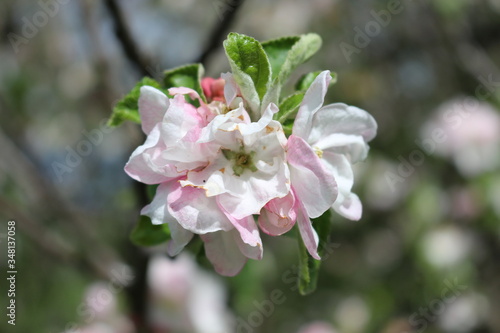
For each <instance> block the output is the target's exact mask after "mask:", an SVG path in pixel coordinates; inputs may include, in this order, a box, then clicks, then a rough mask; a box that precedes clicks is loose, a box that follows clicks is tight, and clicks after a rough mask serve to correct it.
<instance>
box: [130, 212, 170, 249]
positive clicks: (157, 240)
mask: <svg viewBox="0 0 500 333" xmlns="http://www.w3.org/2000/svg"><path fill="white" fill-rule="evenodd" d="M169 239H170V229H169V228H168V224H167V223H163V224H153V223H151V219H150V218H149V217H147V216H141V217H140V219H139V223H137V225H136V226H135V228H134V230H132V233H131V234H130V240H131V241H132V242H133V243H134V244H136V245H138V246H154V245H158V244H161V243H164V242H166V241H167V240H169Z"/></svg>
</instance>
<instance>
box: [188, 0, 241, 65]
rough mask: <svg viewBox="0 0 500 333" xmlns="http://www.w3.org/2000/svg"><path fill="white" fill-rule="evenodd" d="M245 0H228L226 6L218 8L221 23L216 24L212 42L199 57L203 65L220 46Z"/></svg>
mask: <svg viewBox="0 0 500 333" xmlns="http://www.w3.org/2000/svg"><path fill="white" fill-rule="evenodd" d="M243 2H245V0H236V1H227V2H226V3H225V4H223V6H224V7H222V8H219V9H218V11H219V12H218V14H220V17H219V18H220V19H221V20H220V24H218V25H216V26H215V28H214V30H213V31H212V34H211V35H210V38H209V40H210V43H209V44H208V45H207V47H206V49H205V51H204V52H203V53H202V55H201V56H200V57H199V58H198V61H197V62H199V63H202V64H203V65H205V64H206V62H207V59H208V57H209V56H210V55H211V54H212V52H213V51H214V50H216V49H218V48H219V47H220V44H221V43H222V41H223V39H224V37H225V34H226V33H227V32H228V30H229V27H230V26H231V24H232V23H233V21H234V19H235V17H236V13H237V12H238V10H239V9H240V8H241V5H243Z"/></svg>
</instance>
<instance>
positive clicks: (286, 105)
mask: <svg viewBox="0 0 500 333" xmlns="http://www.w3.org/2000/svg"><path fill="white" fill-rule="evenodd" d="M303 99H304V93H303V92H298V93H295V94H293V95H290V96H288V97H286V98H285V99H284V100H283V101H282V102H281V104H280V106H279V111H278V112H277V113H276V114H275V115H274V119H276V120H278V121H279V122H280V123H282V124H283V123H284V122H285V121H286V120H287V119H289V118H291V117H292V116H294V115H295V114H296V113H297V110H298V109H299V106H300V103H302V100H303Z"/></svg>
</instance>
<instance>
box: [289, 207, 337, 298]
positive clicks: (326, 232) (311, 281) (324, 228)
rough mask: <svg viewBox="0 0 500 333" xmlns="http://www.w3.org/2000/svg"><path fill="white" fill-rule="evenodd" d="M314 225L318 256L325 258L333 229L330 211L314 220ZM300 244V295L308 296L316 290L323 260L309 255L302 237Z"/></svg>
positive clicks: (299, 238) (298, 282)
mask: <svg viewBox="0 0 500 333" xmlns="http://www.w3.org/2000/svg"><path fill="white" fill-rule="evenodd" d="M312 224H313V227H314V229H315V230H316V232H317V234H318V237H319V245H318V254H319V256H320V257H323V255H324V254H325V252H326V249H327V247H328V246H329V237H330V232H331V228H332V224H331V213H330V210H327V211H326V212H325V213H324V214H323V215H321V216H320V217H318V218H316V219H313V220H312ZM298 243H299V276H298V281H297V284H298V287H299V292H300V294H301V295H308V294H310V293H312V292H313V291H314V290H316V286H317V282H318V275H319V268H320V266H321V260H316V259H314V258H313V257H311V256H310V255H309V252H308V251H307V248H306V246H305V244H304V242H303V241H302V237H298Z"/></svg>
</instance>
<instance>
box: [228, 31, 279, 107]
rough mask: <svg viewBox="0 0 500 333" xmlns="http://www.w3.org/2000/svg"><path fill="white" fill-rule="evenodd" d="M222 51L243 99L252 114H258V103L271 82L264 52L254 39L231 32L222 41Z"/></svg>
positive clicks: (267, 60) (267, 61) (269, 66)
mask: <svg viewBox="0 0 500 333" xmlns="http://www.w3.org/2000/svg"><path fill="white" fill-rule="evenodd" d="M224 49H225V51H226V55H227V58H228V60H229V64H230V65H231V69H232V71H233V75H234V79H235V81H236V83H237V84H238V85H239V87H240V90H241V94H242V95H243V98H244V99H246V100H247V101H248V103H249V104H250V108H251V109H252V111H253V112H254V113H256V112H259V109H260V101H261V100H262V98H263V97H264V95H265V94H266V92H267V90H268V88H269V83H270V81H271V65H270V63H269V59H268V58H267V55H266V52H265V51H264V49H263V48H262V45H261V44H260V43H259V42H258V41H257V40H256V39H254V38H252V37H249V36H245V35H242V34H237V33H233V32H232V33H230V34H229V35H228V37H227V39H226V40H225V41H224ZM259 116H260V114H259Z"/></svg>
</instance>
